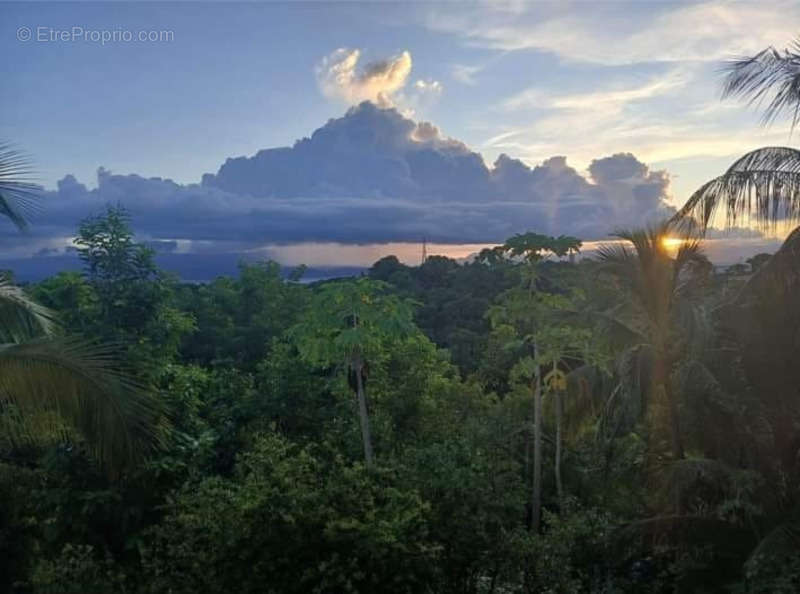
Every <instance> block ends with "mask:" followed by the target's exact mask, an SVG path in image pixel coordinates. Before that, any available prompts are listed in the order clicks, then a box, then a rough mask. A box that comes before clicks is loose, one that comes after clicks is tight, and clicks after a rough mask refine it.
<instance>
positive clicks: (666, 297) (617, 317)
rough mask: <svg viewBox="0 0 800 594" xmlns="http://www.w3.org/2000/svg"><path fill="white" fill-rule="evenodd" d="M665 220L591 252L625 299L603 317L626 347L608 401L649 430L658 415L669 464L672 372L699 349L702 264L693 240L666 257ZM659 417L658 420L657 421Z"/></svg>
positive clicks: (674, 421)
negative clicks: (628, 409) (645, 420)
mask: <svg viewBox="0 0 800 594" xmlns="http://www.w3.org/2000/svg"><path fill="white" fill-rule="evenodd" d="M671 230H672V226H671V225H670V224H669V223H662V224H659V225H655V226H652V227H650V228H648V229H645V230H634V231H619V232H617V233H616V237H618V238H619V239H621V240H623V241H624V242H627V243H628V244H630V246H632V248H633V249H631V247H629V246H628V245H625V243H619V244H607V245H605V246H601V248H600V249H599V260H600V262H601V265H602V267H603V269H604V270H605V271H606V272H609V273H611V275H612V276H613V277H614V278H615V279H616V280H617V281H618V282H619V283H620V284H621V285H622V288H623V289H624V290H625V291H626V294H627V298H626V299H623V301H622V302H621V304H620V305H619V306H618V307H617V308H616V310H615V311H613V312H611V313H610V314H609V315H608V316H607V321H608V322H609V324H610V326H611V327H613V329H614V330H615V331H616V333H617V335H620V333H621V335H622V337H623V340H624V343H625V344H626V345H627V348H626V349H625V350H624V352H623V353H622V355H621V357H620V358H619V363H618V375H619V376H620V384H619V386H618V388H617V389H616V390H615V392H614V394H613V395H612V399H611V402H610V404H611V405H612V407H613V406H615V405H617V404H621V403H620V402H619V400H623V399H624V400H625V401H626V402H627V404H628V405H633V406H635V407H636V408H637V409H638V411H637V412H636V413H634V416H639V415H645V414H646V416H648V417H649V418H650V419H651V425H652V427H651V428H652V429H654V430H656V432H657V431H658V430H659V429H661V428H662V426H663V425H664V422H663V418H662V417H664V416H666V419H667V422H666V425H667V426H668V434H669V443H670V450H671V454H672V458H673V460H680V459H683V458H684V443H683V436H682V434H681V422H680V413H679V403H678V397H677V394H676V389H675V386H674V385H673V373H674V372H675V371H676V369H677V368H678V365H679V364H680V363H681V361H682V360H683V359H684V358H685V357H686V354H687V350H688V349H689V348H690V347H695V348H698V347H700V348H702V346H701V345H702V343H703V342H704V341H703V340H698V339H699V338H700V337H699V336H698V330H700V329H701V328H702V327H703V326H704V324H703V320H704V316H703V313H702V306H701V304H700V299H699V297H700V296H701V292H702V291H701V289H702V286H703V283H702V279H703V278H704V276H705V274H706V273H707V271H708V261H707V260H706V258H705V256H703V254H702V251H701V250H700V245H699V242H698V241H697V240H696V239H691V238H686V239H685V240H684V241H683V243H682V244H681V245H680V247H679V248H678V250H677V253H676V254H675V257H674V258H673V257H672V256H671V255H670V254H669V251H668V248H667V246H666V244H665V241H664V240H665V238H666V237H668V236H669V235H670V234H671V233H672V231H671ZM659 415H661V416H659Z"/></svg>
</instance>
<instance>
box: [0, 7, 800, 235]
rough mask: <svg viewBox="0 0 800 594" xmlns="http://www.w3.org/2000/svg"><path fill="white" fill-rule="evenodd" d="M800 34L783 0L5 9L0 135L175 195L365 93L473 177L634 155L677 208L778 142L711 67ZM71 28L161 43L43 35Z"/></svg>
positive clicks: (0, 11) (308, 128)
mask: <svg viewBox="0 0 800 594" xmlns="http://www.w3.org/2000/svg"><path fill="white" fill-rule="evenodd" d="M798 23H800V5H798V3H795V2H758V3H756V2H750V3H745V2H742V3H731V2H695V3H689V2H682V3H668V2H600V3H588V2H558V3H535V4H532V3H525V2H507V3H485V2H478V3H469V4H466V3H450V2H446V3H445V2H442V3H436V2H431V3H427V2H426V3H413V4H400V3H397V4H395V3H355V2H325V3H311V4H305V3H271V2H270V3H248V4H238V3H229V2H225V3H169V4H161V3H143V4H127V3H80V4H73V3H54V4H50V3H2V4H0V51H2V55H3V56H4V58H5V59H4V60H3V62H2V64H1V65H0V75H1V76H2V80H3V83H4V84H3V91H2V94H0V113H2V114H3V115H2V118H0V138H4V139H9V140H12V141H13V142H15V143H16V144H18V145H19V146H20V147H22V148H24V149H25V151H27V152H28V153H30V154H31V155H33V156H34V157H35V162H36V165H37V168H38V170H39V171H40V172H41V175H40V178H41V181H42V183H43V184H44V185H45V186H46V187H47V188H54V187H55V185H56V181H57V180H59V179H61V178H63V177H64V175H66V174H74V175H75V176H76V178H77V180H78V181H79V182H81V183H83V184H86V185H87V186H88V187H89V188H92V187H94V186H95V185H96V184H97V179H96V172H97V169H98V167H100V166H102V167H105V168H106V169H108V170H110V171H112V172H114V173H118V174H130V173H136V174H138V175H140V176H144V177H151V176H160V177H164V178H170V179H173V180H175V181H176V182H179V183H181V184H189V183H198V182H199V181H200V177H201V175H202V174H204V173H215V172H216V171H217V170H218V169H219V167H220V165H221V164H222V163H224V162H225V160H226V158H228V157H235V156H240V155H253V154H255V153H256V152H257V151H259V150H261V149H265V148H270V147H278V146H290V145H292V144H293V143H294V141H295V140H297V139H299V138H302V137H305V136H309V135H310V134H311V133H312V132H313V131H314V130H316V129H317V128H319V127H320V126H322V125H323V124H325V122H326V121H328V120H329V119H330V118H337V117H341V116H342V114H343V113H344V112H345V111H346V109H347V108H348V107H350V106H351V105H352V104H355V103H357V102H359V101H361V100H364V99H368V100H372V101H374V102H378V103H381V102H383V104H384V106H386V107H388V106H391V107H393V108H395V109H397V110H398V112H400V113H401V114H403V115H404V116H406V117H409V118H411V119H413V120H415V121H419V120H425V121H430V122H432V123H433V124H434V125H435V126H436V127H438V129H439V130H440V131H441V132H440V134H441V135H442V137H443V138H444V137H450V138H454V139H457V140H459V141H462V142H464V143H465V144H466V145H467V146H468V147H469V148H470V149H471V150H473V151H476V152H478V153H480V154H481V155H482V156H483V158H484V161H485V162H486V164H487V165H488V166H491V164H492V163H493V162H494V160H495V159H496V158H497V156H498V155H499V154H501V153H508V154H509V155H510V156H512V157H514V158H518V159H521V160H522V161H523V162H525V163H526V164H527V165H529V166H535V165H537V164H540V163H542V162H544V161H545V160H546V159H548V158H550V157H553V156H556V155H563V156H566V157H567V163H568V164H570V165H571V166H572V167H574V168H576V170H577V171H578V172H579V173H581V174H585V172H586V171H587V168H588V167H589V165H590V163H591V162H592V160H594V159H599V158H601V157H607V156H609V155H612V154H615V153H620V152H625V153H627V152H630V153H633V154H634V155H635V156H636V158H637V159H638V160H639V161H641V162H642V163H644V164H646V165H647V166H648V167H649V168H650V169H651V170H661V169H663V170H666V171H667V173H668V174H669V178H670V181H671V183H670V185H669V188H668V189H666V190H665V196H664V199H665V201H666V202H667V203H669V204H673V205H678V204H680V203H682V202H683V201H684V200H685V199H686V198H687V197H688V194H689V193H690V192H691V191H692V190H693V189H694V188H696V187H697V186H699V185H700V184H701V183H702V182H703V181H705V180H707V179H708V178H710V177H713V176H714V175H716V174H718V173H720V172H721V171H722V170H724V168H725V166H726V165H727V164H728V163H730V161H732V160H733V159H734V158H736V157H737V156H739V155H741V154H742V153H743V152H746V151H747V150H749V149H752V148H756V147H759V146H763V145H765V144H787V143H790V142H791V140H790V138H789V129H788V126H787V125H783V124H782V123H779V124H778V125H774V126H772V127H770V128H768V129H765V128H763V127H761V126H760V123H759V116H758V114H757V112H756V111H755V110H753V109H747V108H746V107H745V106H742V105H739V104H737V103H734V102H725V103H723V102H720V101H719V74H718V69H719V66H720V64H721V62H722V61H723V60H725V59H727V58H729V57H731V56H737V55H743V54H752V53H754V52H756V51H758V50H760V49H762V48H764V47H766V46H767V45H769V44H774V45H777V46H780V47H783V46H786V45H788V44H789V43H790V42H791V40H792V39H793V37H794V36H795V35H796V33H797V29H798V27H797V25H798ZM74 27H79V28H81V29H82V30H83V31H84V32H85V34H86V35H88V36H91V35H92V34H93V32H95V33H94V34H97V33H96V32H102V31H110V32H114V31H117V32H121V31H130V32H132V33H133V35H136V34H137V33H138V32H139V31H167V32H169V33H170V37H169V39H167V40H164V41H155V42H150V41H144V42H136V41H134V42H120V41H110V42H107V43H101V42H98V41H92V40H91V39H89V40H87V39H85V38H78V39H75V40H67V41H55V40H50V39H48V40H46V41H44V40H42V39H47V38H48V36H51V35H53V34H54V33H53V31H56V32H58V31H67V32H69V33H70V34H71V33H72V31H73V28H74ZM21 28H27V29H28V30H30V32H31V36H32V39H30V40H23V41H20V40H19V39H18V35H19V31H20V30H21ZM55 34H56V35H58V33H55ZM23 37H24V35H23ZM37 38H38V39H37ZM340 48H341V49H340ZM337 50H339V52H338V53H337ZM356 52H357V53H356ZM374 62H380V65H379V67H378V68H377V75H376V76H371V75H370V73H372V74H375V71H376V69H374V68H373V69H371V68H370V66H369V64H370V63H374ZM365 71H366V73H367V74H364V72H365ZM337 77H338V78H337ZM266 239H269V238H265V240H266Z"/></svg>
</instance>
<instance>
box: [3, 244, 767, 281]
mask: <svg viewBox="0 0 800 594" xmlns="http://www.w3.org/2000/svg"><path fill="white" fill-rule="evenodd" d="M599 243H602V242H597V241H590V242H585V243H584V247H583V253H584V254H586V255H589V256H591V254H592V252H593V251H594V249H596V248H597V245H598V244H599ZM780 243H781V242H780V241H778V240H775V239H767V238H756V239H740V238H734V237H731V238H723V239H710V240H707V241H706V242H705V251H706V253H707V255H708V257H709V258H710V259H711V261H712V262H714V263H715V264H719V265H726V264H733V263H737V262H742V261H744V260H745V259H746V258H749V257H750V256H752V255H754V254H756V253H758V252H770V253H771V252H774V251H775V250H776V249H777V248H778V247H779V246H780ZM486 247H492V245H491V244H474V243H471V244H457V245H450V244H425V246H424V248H425V252H426V254H427V255H428V256H432V255H442V256H448V257H450V258H454V259H457V260H463V259H466V258H468V257H469V256H471V255H474V254H477V253H478V252H480V251H481V250H482V249H483V248H486ZM422 253H423V242H419V243H410V242H406V243H386V244H368V245H350V244H337V243H312V242H309V243H301V244H293V245H274V244H273V245H265V246H263V247H258V248H255V249H246V250H236V251H230V250H225V251H219V252H215V251H214V246H208V245H206V246H205V247H204V251H203V252H191V251H190V252H187V253H178V252H160V253H157V254H156V261H157V262H158V265H159V266H160V267H161V268H162V269H164V270H166V271H168V272H171V273H173V274H176V275H177V276H178V277H179V278H180V279H181V280H183V281H184V282H208V281H210V280H213V279H215V278H217V277H219V276H236V275H237V274H238V265H239V262H241V261H246V262H253V261H259V260H274V261H276V262H280V263H281V264H282V265H283V266H284V267H285V270H286V273H287V274H288V272H289V271H290V270H291V269H293V268H294V267H296V266H298V265H300V264H305V265H306V266H307V267H308V268H307V271H306V274H305V277H304V279H303V280H304V281H305V282H313V281H316V280H321V279H326V278H333V277H344V276H357V275H359V274H361V273H363V272H364V271H365V270H367V269H368V268H369V267H370V266H371V265H372V264H373V263H374V262H376V261H377V260H379V259H380V258H383V257H384V256H388V255H395V256H397V258H398V259H399V260H400V261H401V262H403V263H404V264H408V265H411V266H416V265H418V264H419V263H420V262H421V261H422ZM0 269H3V270H11V271H13V273H14V277H15V278H16V280H17V282H23V283H24V282H35V281H39V280H42V279H44V278H47V277H49V276H53V275H54V274H57V273H58V272H61V271H68V270H75V271H77V270H81V269H82V265H81V262H80V260H79V259H78V256H77V254H75V252H68V253H62V254H59V255H38V256H32V257H25V258H23V257H16V258H0Z"/></svg>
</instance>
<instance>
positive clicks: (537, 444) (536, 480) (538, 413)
mask: <svg viewBox="0 0 800 594" xmlns="http://www.w3.org/2000/svg"><path fill="white" fill-rule="evenodd" d="M535 382H536V385H535V387H534V390H533V488H532V489H531V516H532V522H531V524H532V529H533V531H534V532H536V533H538V532H539V530H540V528H541V522H542V379H541V370H540V369H538V368H537V370H536V378H535Z"/></svg>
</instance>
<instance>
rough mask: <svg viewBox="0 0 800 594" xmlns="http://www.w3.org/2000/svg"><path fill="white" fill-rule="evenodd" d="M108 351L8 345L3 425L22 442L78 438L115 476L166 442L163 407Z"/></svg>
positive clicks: (71, 344) (0, 383)
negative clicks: (161, 425) (161, 421)
mask: <svg viewBox="0 0 800 594" xmlns="http://www.w3.org/2000/svg"><path fill="white" fill-rule="evenodd" d="M117 355H118V353H117V352H116V351H115V349H112V348H109V347H107V346H99V347H98V346H94V345H90V344H87V343H85V342H80V341H76V340H65V339H41V340H35V341H30V342H27V343H21V344H6V345H0V420H2V422H3V424H4V432H3V434H4V436H5V437H6V438H7V439H9V440H10V441H11V442H12V443H14V444H23V443H30V442H47V441H52V440H53V439H61V440H63V439H67V440H71V441H74V440H78V441H81V442H82V443H84V444H85V447H86V448H87V449H88V450H89V453H90V454H91V455H92V456H93V457H94V458H96V459H97V460H98V461H99V462H100V463H101V464H102V465H103V466H104V467H105V468H106V469H107V470H108V471H109V472H111V473H117V472H119V471H121V470H122V469H123V468H124V467H125V466H126V465H127V464H129V463H131V462H133V461H136V460H138V459H141V458H142V457H143V456H145V455H146V454H147V453H148V452H149V451H150V450H151V449H152V448H153V447H154V446H155V445H157V444H158V442H159V440H160V435H161V434H160V432H159V423H158V419H159V418H160V415H159V407H158V405H157V402H156V401H155V400H154V399H153V397H152V396H151V395H150V394H148V393H147V392H145V391H144V390H143V389H142V387H141V386H140V385H139V384H138V383H137V382H136V381H135V380H133V379H132V377H131V376H130V375H128V374H127V373H126V372H125V371H124V370H122V369H120V368H119V366H118V364H117V363H116V362H117V361H118V356H117Z"/></svg>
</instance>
